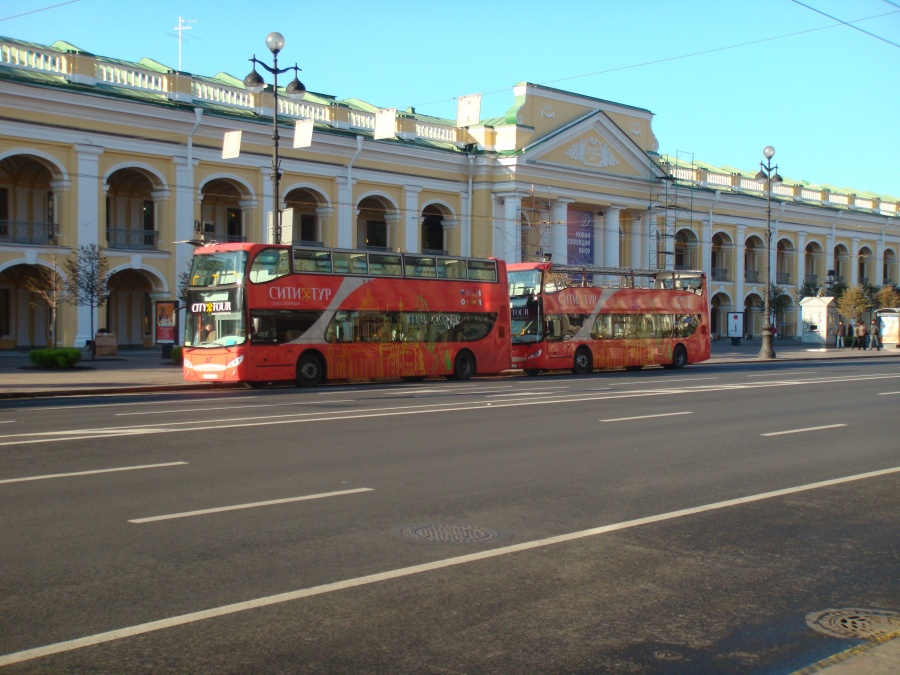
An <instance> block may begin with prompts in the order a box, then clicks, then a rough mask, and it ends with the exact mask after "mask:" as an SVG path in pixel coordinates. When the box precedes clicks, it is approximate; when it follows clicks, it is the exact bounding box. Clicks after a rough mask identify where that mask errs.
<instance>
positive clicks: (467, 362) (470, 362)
mask: <svg viewBox="0 0 900 675" xmlns="http://www.w3.org/2000/svg"><path fill="white" fill-rule="evenodd" d="M474 374H475V357H474V356H472V352H470V351H466V350H463V351H461V352H460V353H459V354H457V355H456V360H455V361H454V362H453V375H452V376H451V379H453V380H468V379H471V377H472V376H473V375H474Z"/></svg>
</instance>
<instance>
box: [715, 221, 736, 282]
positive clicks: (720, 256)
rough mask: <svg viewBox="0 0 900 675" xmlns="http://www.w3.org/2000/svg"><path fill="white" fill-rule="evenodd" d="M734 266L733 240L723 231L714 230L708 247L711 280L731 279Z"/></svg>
mask: <svg viewBox="0 0 900 675" xmlns="http://www.w3.org/2000/svg"><path fill="white" fill-rule="evenodd" d="M733 267H734V242H732V240H731V237H729V236H728V235H727V234H726V233H725V232H716V234H714V235H713V238H712V246H711V248H710V278H711V279H712V281H731V280H732V278H731V270H732V269H733Z"/></svg>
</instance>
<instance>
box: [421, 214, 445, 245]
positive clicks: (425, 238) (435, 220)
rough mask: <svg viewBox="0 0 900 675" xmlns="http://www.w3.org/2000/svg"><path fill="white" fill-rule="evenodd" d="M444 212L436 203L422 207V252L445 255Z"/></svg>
mask: <svg viewBox="0 0 900 675" xmlns="http://www.w3.org/2000/svg"><path fill="white" fill-rule="evenodd" d="M445 217H446V213H445V212H444V209H442V208H441V207H440V206H438V205H437V204H429V205H428V206H426V207H425V208H424V209H422V226H421V227H422V232H421V235H422V237H421V242H422V253H432V254H435V255H447V249H448V246H447V242H446V238H445V236H444V219H445Z"/></svg>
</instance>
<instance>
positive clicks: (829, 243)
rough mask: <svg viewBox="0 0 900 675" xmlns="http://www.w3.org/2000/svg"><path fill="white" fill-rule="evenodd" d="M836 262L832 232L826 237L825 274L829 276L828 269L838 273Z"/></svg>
mask: <svg viewBox="0 0 900 675" xmlns="http://www.w3.org/2000/svg"><path fill="white" fill-rule="evenodd" d="M836 262H837V261H836V260H835V259H834V233H831V234H829V235H828V236H827V237H825V276H828V270H833V271H834V273H835V274H837V268H836V267H835V264H836Z"/></svg>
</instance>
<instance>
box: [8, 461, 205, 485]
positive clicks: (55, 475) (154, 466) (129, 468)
mask: <svg viewBox="0 0 900 675" xmlns="http://www.w3.org/2000/svg"><path fill="white" fill-rule="evenodd" d="M183 464H187V462H166V463H165V464H142V465H140V466H119V467H116V468H114V469H94V470H93V471H73V472H72V473H48V474H46V475H44V476H27V477H25V478H7V479H5V480H0V483H25V482H26V481H30V480H47V479H49V478H69V477H70V476H90V475H93V474H96V473H113V472H115V471H137V470H139V469H159V468H162V467H165V466H181V465H183Z"/></svg>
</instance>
